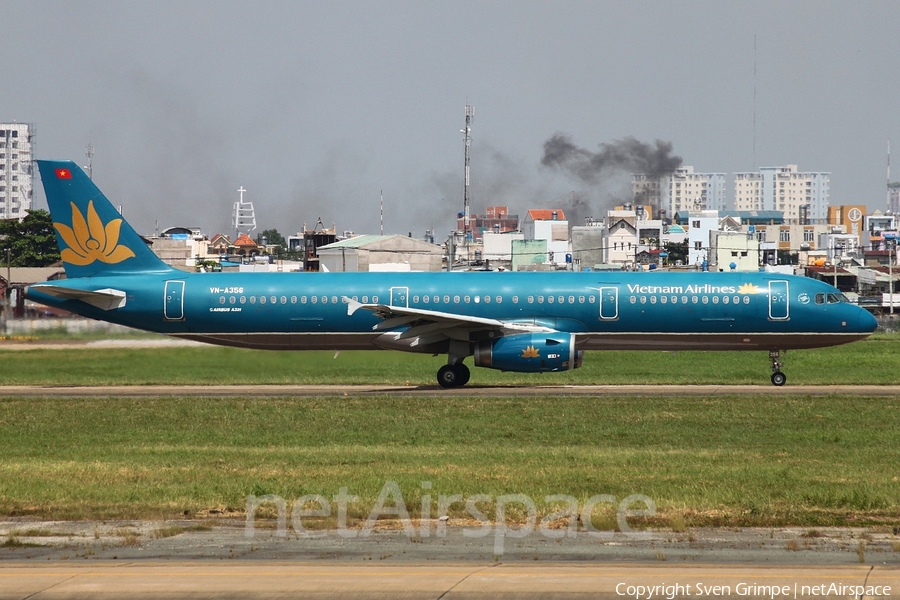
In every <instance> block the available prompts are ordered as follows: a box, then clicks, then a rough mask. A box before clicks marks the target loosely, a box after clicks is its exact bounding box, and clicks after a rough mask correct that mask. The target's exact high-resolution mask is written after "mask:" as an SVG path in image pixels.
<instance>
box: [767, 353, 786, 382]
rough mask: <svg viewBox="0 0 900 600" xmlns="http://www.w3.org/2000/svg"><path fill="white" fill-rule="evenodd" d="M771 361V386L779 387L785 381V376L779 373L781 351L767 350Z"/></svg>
mask: <svg viewBox="0 0 900 600" xmlns="http://www.w3.org/2000/svg"><path fill="white" fill-rule="evenodd" d="M769 359H770V360H771V361H772V384H773V385H777V386H779V387H781V386H782V385H784V383H785V382H786V381H787V375H785V374H784V373H782V372H781V350H769Z"/></svg>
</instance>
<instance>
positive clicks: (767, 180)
mask: <svg viewBox="0 0 900 600" xmlns="http://www.w3.org/2000/svg"><path fill="white" fill-rule="evenodd" d="M830 179H831V176H830V173H801V172H799V171H798V170H797V165H786V166H782V167H763V168H761V169H759V171H757V172H747V173H735V174H734V208H735V209H736V210H777V211H781V212H782V213H784V218H785V220H787V221H790V222H796V223H801V224H807V223H824V222H825V219H826V217H827V211H828V199H829V184H830Z"/></svg>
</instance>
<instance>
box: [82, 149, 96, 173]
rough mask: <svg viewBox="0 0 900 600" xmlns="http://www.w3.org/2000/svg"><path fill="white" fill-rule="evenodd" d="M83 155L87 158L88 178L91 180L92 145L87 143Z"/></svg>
mask: <svg viewBox="0 0 900 600" xmlns="http://www.w3.org/2000/svg"><path fill="white" fill-rule="evenodd" d="M84 155H85V156H87V159H88V164H87V169H88V178H89V179H93V178H94V145H93V144H92V143H90V142H88V145H87V146H86V147H85V149H84Z"/></svg>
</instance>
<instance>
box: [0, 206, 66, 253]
mask: <svg viewBox="0 0 900 600" xmlns="http://www.w3.org/2000/svg"><path fill="white" fill-rule="evenodd" d="M7 257H8V258H9V264H10V266H13V267H46V266H49V265H52V264H53V263H55V262H58V261H59V246H58V245H57V243H56V230H55V229H54V228H53V219H52V218H51V217H50V213H49V212H48V211H46V210H43V209H35V210H31V211H29V212H28V215H27V216H26V217H25V218H24V219H22V220H21V221H19V220H18V219H10V220H7V221H0V261H2V262H4V263H5V262H6V260H7Z"/></svg>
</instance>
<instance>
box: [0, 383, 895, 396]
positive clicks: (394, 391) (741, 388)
mask: <svg viewBox="0 0 900 600" xmlns="http://www.w3.org/2000/svg"><path fill="white" fill-rule="evenodd" d="M385 395H391V396H396V395H407V396H433V397H448V396H450V397H456V396H476V397H479V396H480V397H522V396H597V397H601V398H602V397H610V398H616V397H623V396H650V397H662V396H680V397H684V396H694V397H716V396H772V397H779V396H822V397H824V396H857V397H868V396H872V397H876V396H878V397H892V398H896V397H898V396H900V386H897V385H793V386H792V385H787V386H784V387H776V386H773V385H677V384H674V385H556V386H554V385H547V386H543V385H542V386H466V387H463V388H453V389H444V388H441V387H438V386H437V385H433V386H414V385H409V386H402V385H399V386H398V385H112V386H45V385H21V386H18V385H5V386H0V397H4V398H27V397H60V398H66V397H71V398H78V397H97V396H102V397H109V396H117V397H123V398H140V397H167V396H179V397H249V398H262V397H311V396H385Z"/></svg>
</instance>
